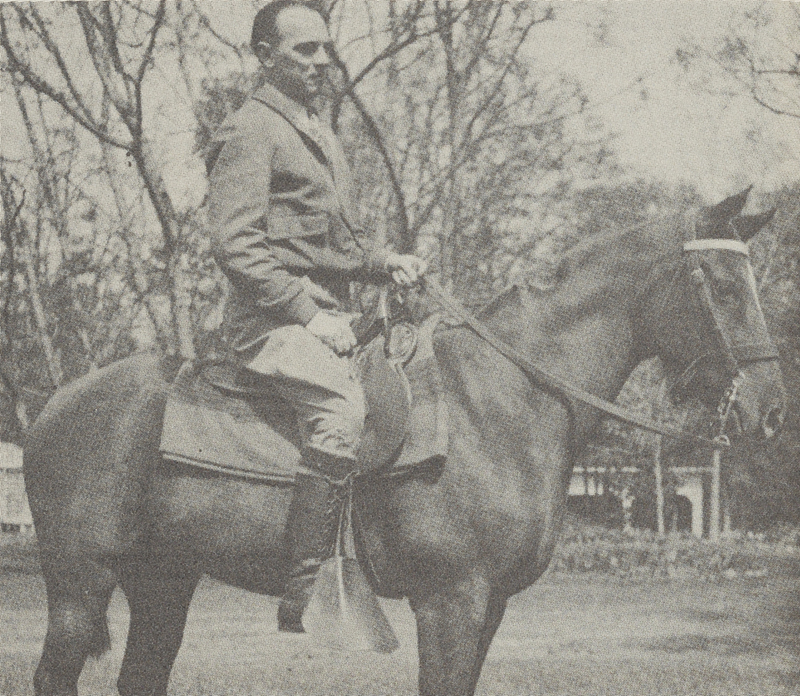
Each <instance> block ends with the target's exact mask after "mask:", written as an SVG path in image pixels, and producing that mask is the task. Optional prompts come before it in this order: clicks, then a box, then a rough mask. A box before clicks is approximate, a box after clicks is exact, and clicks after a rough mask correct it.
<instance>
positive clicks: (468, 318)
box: [422, 277, 735, 449]
mask: <svg viewBox="0 0 800 696" xmlns="http://www.w3.org/2000/svg"><path fill="white" fill-rule="evenodd" d="M422 282H423V283H424V284H425V287H426V289H427V290H428V292H429V293H431V295H433V297H434V298H435V299H436V300H437V301H438V302H439V303H440V304H441V305H442V306H443V307H444V308H445V309H446V310H447V311H448V312H450V313H451V314H453V315H454V316H455V317H457V318H458V319H460V320H461V321H462V322H464V324H466V325H467V326H468V327H469V328H470V329H471V330H472V331H474V332H475V333H476V334H477V335H478V336H480V337H481V338H482V339H483V340H484V341H486V343H488V344H489V345H490V346H492V348H494V349H495V350H496V351H497V352H498V353H500V354H501V355H503V356H505V357H506V358H508V359H509V360H510V361H511V362H512V363H514V364H515V365H516V366H517V367H518V368H520V369H521V370H522V371H523V372H524V373H525V374H526V375H527V376H528V378H529V379H531V380H533V381H536V382H539V383H541V384H543V385H545V386H547V387H550V388H552V389H555V390H557V391H559V392H561V393H562V394H565V395H566V396H568V397H570V398H572V399H575V400H576V401H580V402H582V403H584V404H587V405H588V406H591V407H593V408H596V409H597V410H599V411H603V412H604V413H607V414H609V415H610V416H614V417H615V418H618V419H619V420H622V421H625V422H627V423H631V424H632V425H635V426H638V427H639V428H642V429H644V430H649V431H650V432H653V433H658V434H659V435H666V436H668V437H674V438H677V439H682V440H690V441H693V442H696V443H699V444H702V445H704V446H706V447H713V448H714V449H722V448H725V447H729V446H730V443H729V442H728V441H727V438H724V437H719V436H717V437H715V438H713V439H711V438H707V437H702V436H701V435H695V434H694V433H690V432H687V431H685V430H677V429H675V428H670V427H669V426H666V425H662V424H660V423H656V422H655V421H652V420H650V419H649V418H644V417H641V416H637V415H636V414H635V413H632V412H631V411H629V410H628V409H625V408H622V407H621V406H617V405H616V404H613V403H611V402H610V401H606V400H605V399H602V398H600V397H599V396H595V395H594V394H591V393H590V392H587V391H585V390H584V389H581V388H580V387H576V386H575V385H574V384H571V383H570V382H567V381H566V380H564V379H562V378H561V377H557V376H556V375H554V374H553V373H551V372H549V371H547V370H545V369H544V368H543V367H541V366H539V365H536V364H535V363H533V362H531V361H530V360H529V359H528V358H526V357H525V356H524V355H522V354H521V353H520V352H519V351H518V350H517V349H516V348H514V347H513V346H511V345H509V344H508V343H506V342H505V341H504V340H502V339H501V338H499V337H498V336H496V335H495V334H494V333H493V332H492V331H491V330H490V329H489V328H488V327H487V326H486V325H485V324H484V323H483V322H481V321H480V320H479V319H477V318H476V317H474V316H473V315H472V314H470V313H469V312H468V311H467V310H466V309H464V308H463V307H462V306H461V305H460V304H459V303H458V302H457V301H456V300H455V299H454V298H453V297H451V296H450V295H449V294H448V293H446V292H445V291H444V289H443V288H442V287H441V286H440V285H439V283H437V282H436V281H435V280H433V279H432V278H429V277H423V278H422ZM734 394H735V393H734ZM734 398H735V396H734ZM729 403H730V404H732V403H733V400H732V399H731V400H729ZM729 410H730V406H728V407H727V408H726V413H727V412H728V411H729Z"/></svg>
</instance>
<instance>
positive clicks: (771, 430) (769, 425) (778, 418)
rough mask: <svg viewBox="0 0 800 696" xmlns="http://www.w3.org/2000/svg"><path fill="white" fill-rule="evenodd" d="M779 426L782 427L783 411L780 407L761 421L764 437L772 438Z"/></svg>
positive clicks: (772, 410)
mask: <svg viewBox="0 0 800 696" xmlns="http://www.w3.org/2000/svg"><path fill="white" fill-rule="evenodd" d="M781 425H783V409H782V408H781V407H780V406H776V407H775V408H773V409H771V410H770V412H769V413H768V414H767V415H766V416H764V420H763V421H762V427H763V429H764V435H766V436H767V437H772V436H773V435H774V434H775V433H777V432H778V430H780V427H781Z"/></svg>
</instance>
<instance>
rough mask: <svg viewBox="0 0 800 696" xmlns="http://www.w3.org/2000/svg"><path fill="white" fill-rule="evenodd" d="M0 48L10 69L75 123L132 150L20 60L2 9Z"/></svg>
mask: <svg viewBox="0 0 800 696" xmlns="http://www.w3.org/2000/svg"><path fill="white" fill-rule="evenodd" d="M0 46H2V47H3V50H4V51H5V53H6V58H7V59H8V63H9V67H10V68H11V70H12V71H16V72H19V73H20V74H21V75H22V78H23V80H24V81H25V82H26V83H27V84H28V85H29V86H30V87H31V88H32V89H34V90H35V91H36V92H39V93H40V94H44V95H45V96H47V97H49V98H50V99H51V100H52V101H54V102H55V103H56V104H58V105H59V106H60V107H61V108H62V109H63V110H64V111H65V112H66V113H67V114H68V115H69V116H71V117H72V118H73V119H75V121H77V122H78V123H79V124H80V125H81V126H83V127H84V128H85V129H86V130H88V131H89V132H90V133H91V134H92V135H94V136H95V137H96V138H98V139H99V140H101V141H103V142H104V143H108V144H109V145H112V146H113V147H117V148H120V149H121V150H127V149H129V148H130V144H129V143H125V142H123V141H121V140H118V139H116V138H115V137H113V136H112V135H111V134H110V133H108V131H106V130H104V129H103V128H101V127H100V126H98V125H97V124H96V123H93V122H92V121H91V120H89V119H88V118H86V117H85V116H84V115H83V114H82V113H80V111H78V110H77V109H76V108H75V107H73V106H72V105H71V104H70V103H69V99H68V98H67V96H66V95H65V94H63V93H62V92H59V91H58V90H57V89H56V88H55V87H53V86H52V85H51V84H50V83H48V82H46V81H45V80H44V79H42V78H40V77H39V76H38V75H37V74H36V73H35V72H34V71H33V69H32V68H31V67H30V65H28V64H27V63H26V62H24V61H23V60H22V58H20V57H19V56H18V55H17V54H16V53H15V52H14V49H13V48H12V47H11V42H10V40H9V37H8V30H7V26H6V21H5V16H4V14H3V12H2V9H0Z"/></svg>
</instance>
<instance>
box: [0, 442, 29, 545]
mask: <svg viewBox="0 0 800 696" xmlns="http://www.w3.org/2000/svg"><path fill="white" fill-rule="evenodd" d="M0 526H2V528H3V530H5V529H7V528H8V527H9V526H13V527H17V528H19V529H20V530H21V531H30V530H31V529H32V528H33V519H32V518H31V509H30V508H29V507H28V497H27V496H26V495H25V482H24V480H23V478H22V448H21V447H17V445H13V444H11V443H10V442H0Z"/></svg>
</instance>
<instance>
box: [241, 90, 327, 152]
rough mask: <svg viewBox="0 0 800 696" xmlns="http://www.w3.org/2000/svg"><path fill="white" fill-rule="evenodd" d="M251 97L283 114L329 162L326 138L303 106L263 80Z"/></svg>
mask: <svg viewBox="0 0 800 696" xmlns="http://www.w3.org/2000/svg"><path fill="white" fill-rule="evenodd" d="M253 99H255V100H256V101H260V102H261V103H262V104H266V105H267V106H268V107H269V108H270V109H272V110H273V111H277V112H278V113H279V114H280V115H281V116H283V117H284V118H285V119H286V120H287V121H288V122H289V123H291V124H292V126H294V128H295V129H296V130H298V131H300V132H301V133H302V134H303V135H305V136H306V137H307V138H309V140H311V141H312V142H313V143H314V144H315V145H316V146H317V147H318V148H319V149H320V150H321V151H322V154H323V155H325V159H327V160H328V163H329V164H330V162H331V154H330V146H329V144H328V143H327V142H325V140H326V138H324V137H322V136H321V133H320V129H319V128H315V127H314V126H313V124H312V123H311V120H310V119H309V117H308V113H307V111H306V109H305V107H303V106H301V105H300V104H298V103H297V102H296V101H294V100H293V99H290V98H289V97H287V96H286V95H285V94H283V92H281V91H280V90H278V89H277V88H276V87H273V86H272V85H271V84H269V82H265V83H264V84H263V85H262V86H261V87H259V88H258V89H257V90H256V92H255V93H254V94H253Z"/></svg>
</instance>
